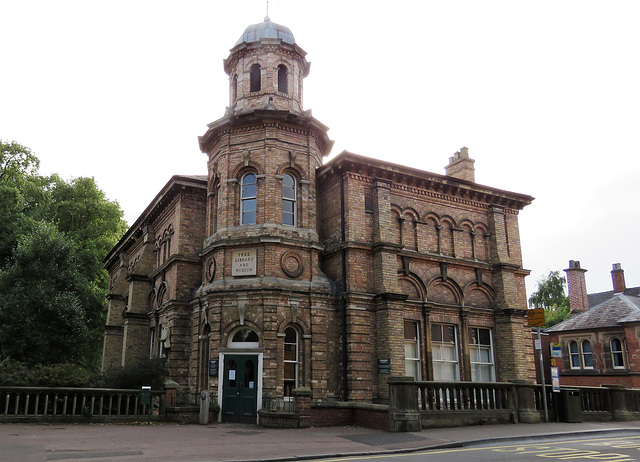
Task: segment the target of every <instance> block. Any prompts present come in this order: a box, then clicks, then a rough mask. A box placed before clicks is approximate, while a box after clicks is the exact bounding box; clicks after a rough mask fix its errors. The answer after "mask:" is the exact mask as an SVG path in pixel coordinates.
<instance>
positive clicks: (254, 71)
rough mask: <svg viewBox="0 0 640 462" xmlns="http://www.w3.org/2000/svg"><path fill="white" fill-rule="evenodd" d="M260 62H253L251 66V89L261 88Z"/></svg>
mask: <svg viewBox="0 0 640 462" xmlns="http://www.w3.org/2000/svg"><path fill="white" fill-rule="evenodd" d="M260 74H261V73H260V64H254V65H253V66H251V91H252V92H255V91H260V90H261V88H262V85H261V75H260Z"/></svg>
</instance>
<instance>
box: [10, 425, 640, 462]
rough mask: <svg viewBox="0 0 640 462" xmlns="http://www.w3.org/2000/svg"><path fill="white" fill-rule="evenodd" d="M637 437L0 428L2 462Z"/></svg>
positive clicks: (237, 457)
mask: <svg viewBox="0 0 640 462" xmlns="http://www.w3.org/2000/svg"><path fill="white" fill-rule="evenodd" d="M628 434H637V435H640V421H631V422H599V423H591V422H589V423H587V422H583V423H540V424H511V425H486V426H473V427H455V428H437V429H429V430H423V431H420V432H414V433H388V432H384V431H379V430H372V429H370V428H362V427H326V428H307V429H271V428H263V427H259V426H255V425H241V424H224V423H222V424H221V423H214V424H210V425H177V424H169V423H151V424H146V423H143V424H137V423H136V424H0V462H42V461H51V460H55V461H59V462H83V461H84V462H107V461H108V462H148V461H154V462H216V461H234V462H256V461H299V460H316V459H323V458H330V457H334V458H335V457H346V456H349V457H351V458H352V459H351V460H358V459H359V457H362V458H364V457H366V456H370V455H374V454H394V453H395V454H397V453H406V452H411V451H417V450H422V451H424V450H429V449H441V448H451V447H463V446H469V445H472V444H476V443H481V442H486V443H490V442H500V441H506V440H518V439H532V438H533V439H543V438H545V437H550V436H558V435H567V436H600V435H604V436H605V437H606V436H611V437H615V436H623V435H628Z"/></svg>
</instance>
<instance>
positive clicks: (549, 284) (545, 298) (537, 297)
mask: <svg viewBox="0 0 640 462" xmlns="http://www.w3.org/2000/svg"><path fill="white" fill-rule="evenodd" d="M566 282H567V280H566V279H565V278H564V276H561V275H560V271H551V272H549V275H548V276H547V277H546V278H541V279H539V280H538V290H537V291H536V292H534V293H533V294H531V297H529V305H530V306H533V307H534V308H544V315H545V327H551V326H553V325H555V324H558V323H560V322H562V321H564V320H565V319H568V318H569V316H570V310H569V297H567V296H566V295H565V291H564V286H565V284H566Z"/></svg>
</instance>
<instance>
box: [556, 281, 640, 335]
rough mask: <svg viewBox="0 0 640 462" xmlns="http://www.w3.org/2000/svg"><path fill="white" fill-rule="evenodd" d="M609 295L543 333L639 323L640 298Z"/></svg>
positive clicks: (622, 294)
mask: <svg viewBox="0 0 640 462" xmlns="http://www.w3.org/2000/svg"><path fill="white" fill-rule="evenodd" d="M625 292H626V291H625ZM611 294H612V295H611V296H610V297H609V298H607V299H605V300H604V301H602V302H600V303H599V304H597V305H595V306H592V307H591V308H589V309H588V310H587V311H585V312H584V313H580V314H578V315H576V316H573V317H571V318H569V319H567V320H566V321H564V322H561V323H559V324H556V325H555V326H552V327H550V328H548V329H545V332H566V331H572V330H593V329H599V328H603V327H618V326H620V325H621V324H623V323H628V322H631V323H633V322H640V297H638V296H634V295H626V293H621V294H613V292H611ZM597 295H599V294H597Z"/></svg>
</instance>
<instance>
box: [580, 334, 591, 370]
mask: <svg viewBox="0 0 640 462" xmlns="http://www.w3.org/2000/svg"><path fill="white" fill-rule="evenodd" d="M585 343H587V344H588V345H589V349H590V350H591V351H589V352H585V351H584V344H585ZM580 353H581V356H580V358H581V359H582V367H583V368H584V369H593V368H594V362H593V346H592V345H591V342H590V341H589V340H587V339H584V340H582V341H581V342H580ZM587 356H590V357H591V366H587V361H586V357H587Z"/></svg>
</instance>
